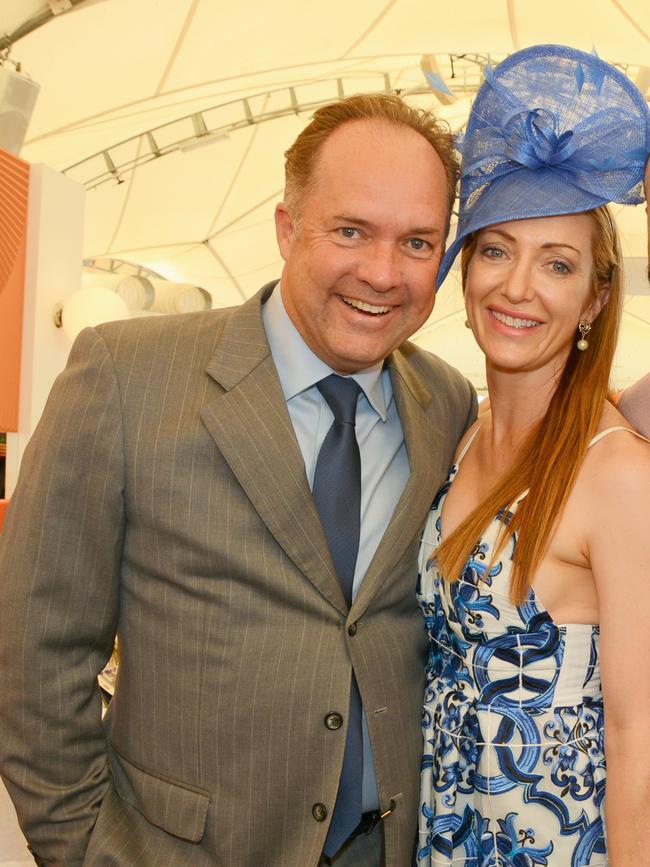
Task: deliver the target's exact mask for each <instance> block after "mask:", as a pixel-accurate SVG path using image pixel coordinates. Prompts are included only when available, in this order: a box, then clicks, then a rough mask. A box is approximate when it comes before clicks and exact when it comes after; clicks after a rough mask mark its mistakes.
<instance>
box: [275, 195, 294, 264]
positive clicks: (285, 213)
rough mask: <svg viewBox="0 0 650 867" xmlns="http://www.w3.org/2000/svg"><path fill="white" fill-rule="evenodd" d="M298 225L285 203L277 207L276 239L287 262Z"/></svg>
mask: <svg viewBox="0 0 650 867" xmlns="http://www.w3.org/2000/svg"><path fill="white" fill-rule="evenodd" d="M296 234H297V231H296V223H295V221H294V219H293V217H292V216H291V214H290V213H289V209H288V208H287V206H286V205H285V203H284V202H279V203H278V204H277V205H276V206H275V237H276V238H277V240H278V247H279V248H280V255H281V256H282V258H283V259H284V261H285V262H286V261H287V259H288V258H289V254H290V252H291V247H292V246H293V242H294V239H295V237H296Z"/></svg>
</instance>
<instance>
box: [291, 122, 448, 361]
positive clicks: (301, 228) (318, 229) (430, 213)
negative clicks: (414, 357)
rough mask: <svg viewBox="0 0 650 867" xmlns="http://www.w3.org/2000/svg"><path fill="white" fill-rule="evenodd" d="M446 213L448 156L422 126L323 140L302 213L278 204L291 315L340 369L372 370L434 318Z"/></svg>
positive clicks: (362, 128)
mask: <svg viewBox="0 0 650 867" xmlns="http://www.w3.org/2000/svg"><path fill="white" fill-rule="evenodd" d="M297 216H299V219H298V220H297V219H296V217H297ZM446 219H447V180H446V175H445V171H444V168H443V165H442V162H441V161H440V158H439V157H438V155H437V154H436V152H435V151H434V150H433V148H432V147H431V145H430V144H429V143H428V142H427V141H426V139H424V138H423V137H422V136H420V135H419V134H418V133H416V132H415V131H414V130H412V129H410V128H407V127H401V126H394V125H390V124H388V123H385V122H383V121H374V120H373V121H370V120H363V121H352V122H349V123H346V124H344V125H343V126H341V127H339V128H338V129H337V130H335V131H334V132H333V133H332V135H331V136H330V137H329V138H328V139H327V140H326V141H325V143H324V145H323V146H322V148H321V151H320V154H319V157H318V161H317V164H316V167H315V171H314V178H313V182H312V184H311V186H310V188H309V189H308V190H307V191H305V194H304V197H303V201H302V204H301V209H300V214H299V215H295V214H289V212H288V210H287V208H286V207H285V206H284V205H283V204H280V205H278V207H277V209H276V231H277V237H278V244H279V247H280V252H281V254H282V258H283V259H284V260H285V267H284V270H283V272H282V298H283V301H284V305H285V307H286V310H287V313H288V314H289V316H290V318H291V320H292V322H293V323H294V325H295V326H296V328H297V329H298V331H299V332H300V334H301V335H302V337H303V339H304V340H305V342H306V343H307V345H308V346H309V347H310V349H311V350H312V351H313V352H314V353H315V354H316V355H318V356H319V357H320V358H321V359H322V360H323V361H324V362H326V364H328V365H329V366H330V367H331V368H332V369H333V370H336V371H337V372H339V373H343V374H349V373H354V372H356V371H359V370H363V369H364V368H367V367H370V366H371V365H372V364H375V363H376V362H378V361H381V360H383V359H384V358H386V356H387V355H389V354H390V353H391V352H392V351H393V349H395V348H396V347H397V346H399V345H400V343H402V342H403V341H404V340H405V339H406V338H407V337H409V336H410V335H411V334H413V332H414V331H416V330H417V329H418V328H419V327H420V326H421V325H422V323H423V322H425V321H426V319H427V317H428V316H429V314H430V313H431V310H432V309H433V304H434V300H435V278H436V273H437V271H438V265H439V263H440V258H441V256H442V253H443V249H444V241H445V228H446Z"/></svg>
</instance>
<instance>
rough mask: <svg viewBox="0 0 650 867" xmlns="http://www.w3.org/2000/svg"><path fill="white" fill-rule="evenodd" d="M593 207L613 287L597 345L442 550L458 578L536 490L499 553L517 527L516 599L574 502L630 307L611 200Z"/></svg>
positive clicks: (600, 276) (596, 327)
mask: <svg viewBox="0 0 650 867" xmlns="http://www.w3.org/2000/svg"><path fill="white" fill-rule="evenodd" d="M588 214H589V216H590V217H591V219H592V220H593V224H594V231H593V242H592V250H593V257H594V268H593V275H592V292H593V293H594V296H595V295H597V294H598V293H600V292H602V291H606V290H607V289H609V300H608V302H607V304H606V305H605V306H604V308H603V309H602V310H601V311H600V314H599V315H598V316H597V317H596V319H595V321H594V322H593V323H592V329H591V332H590V334H589V348H588V349H587V350H586V351H585V352H581V351H580V350H579V349H577V347H576V345H575V342H574V345H573V346H572V348H571V351H570V352H569V357H568V359H567V361H566V365H565V367H564V370H563V372H562V374H561V376H560V378H559V381H558V384H557V387H556V389H555V392H554V394H553V396H552V398H551V400H550V402H549V405H548V408H547V410H546V413H545V415H544V417H543V418H542V420H541V421H540V422H539V423H538V424H537V425H536V426H535V428H534V430H533V431H532V432H531V433H530V434H529V435H528V436H527V437H526V439H525V440H524V442H523V443H522V445H521V447H520V448H519V450H518V451H517V453H516V455H515V458H514V461H513V463H512V466H511V467H510V469H509V470H508V471H507V472H506V473H505V475H504V476H503V477H502V478H501V479H500V480H499V481H498V482H497V484H496V485H495V487H494V488H493V490H492V491H491V492H490V494H489V495H488V496H487V497H486V499H485V500H483V502H482V503H480V505H478V506H477V507H476V508H475V509H474V511H472V512H471V513H470V514H469V515H468V516H467V518H465V520H464V521H463V522H462V523H461V524H460V525H459V526H458V527H457V528H456V529H455V530H454V532H453V533H451V534H450V535H449V537H448V538H447V539H445V540H444V541H443V542H442V544H441V545H440V547H439V548H438V550H437V552H436V555H435V556H436V561H437V566H438V570H439V571H440V573H441V574H442V575H443V576H444V578H445V579H446V580H448V581H454V580H456V579H458V578H459V577H460V575H461V573H462V571H463V568H464V566H465V563H466V562H467V560H468V558H469V557H470V556H471V552H472V551H473V549H474V547H475V545H476V543H477V541H478V540H479V538H480V536H481V535H482V533H483V532H484V531H485V528H486V527H487V526H488V525H489V524H490V522H491V521H493V520H494V517H495V515H498V514H499V513H501V512H502V511H504V512H507V511H508V509H509V508H512V505H513V504H514V503H515V501H516V500H517V499H518V498H519V497H521V496H522V494H523V493H524V492H525V491H528V495H527V496H526V498H525V499H523V500H522V501H521V502H520V503H519V506H518V508H517V511H516V512H515V514H514V515H513V516H512V517H511V520H510V521H509V523H508V524H507V531H506V530H505V527H506V524H505V523H504V525H503V529H502V532H501V533H500V537H499V543H498V546H497V549H496V551H495V552H494V554H493V556H494V557H495V558H496V556H497V555H498V554H499V553H500V551H501V550H502V549H503V547H504V546H505V544H506V542H507V540H508V538H509V537H510V536H511V534H512V533H517V534H518V540H517V547H516V552H515V556H514V560H513V570H512V577H511V585H510V596H511V599H512V601H513V602H514V603H515V604H520V603H521V602H523V601H524V600H525V598H526V596H527V594H528V591H529V589H530V579H531V577H532V576H533V574H534V573H535V569H536V568H537V566H538V565H539V563H540V561H541V559H542V557H543V556H544V553H545V551H546V548H547V545H548V543H549V541H550V537H551V533H552V531H553V528H554V525H555V523H556V520H557V518H558V516H559V515H560V514H561V512H562V509H563V508H564V505H565V504H566V501H567V499H568V496H569V494H570V492H571V489H572V487H573V484H574V482H575V479H576V476H577V474H578V471H579V469H580V465H581V463H582V461H583V459H584V456H585V454H586V451H587V447H588V445H589V441H590V440H591V439H592V437H593V436H594V433H595V432H596V429H597V427H598V423H599V421H600V417H601V414H602V409H603V404H604V402H605V400H607V397H608V392H609V376H610V370H611V366H612V360H613V358H614V351H615V349H616V341H617V338H618V328H619V323H620V318H621V309H622V288H621V287H622V269H621V252H620V244H619V239H618V233H617V230H616V228H615V226H614V223H613V220H612V218H611V216H610V214H609V211H608V209H607V207H605V206H603V207H600V208H597V209H595V210H593V211H589V212H588ZM476 240H477V239H476V235H474V236H470V237H469V238H468V239H467V241H466V243H465V246H464V247H463V251H462V259H461V273H462V280H463V287H464V286H465V283H466V280H467V273H468V269H469V263H470V260H471V258H472V255H473V253H474V251H475V249H476ZM576 338H577V335H576Z"/></svg>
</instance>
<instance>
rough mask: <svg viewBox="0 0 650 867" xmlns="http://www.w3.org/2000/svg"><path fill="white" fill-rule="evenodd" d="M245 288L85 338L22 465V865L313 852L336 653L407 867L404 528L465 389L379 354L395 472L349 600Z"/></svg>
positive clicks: (266, 857)
mask: <svg viewBox="0 0 650 867" xmlns="http://www.w3.org/2000/svg"><path fill="white" fill-rule="evenodd" d="M266 288H267V290H268V287H266ZM263 291H264V290H263ZM262 297H263V293H260V294H259V295H258V296H256V297H255V298H254V299H252V300H251V301H250V302H247V303H246V304H244V305H243V306H242V307H240V308H236V309H232V310H226V311H214V312H210V313H205V314H196V315H188V316H184V317H165V318H161V319H153V320H152V319H148V320H138V321H132V322H129V323H115V324H113V325H109V326H102V327H101V328H99V329H97V330H89V331H87V332H85V333H84V334H83V335H82V336H81V337H80V339H79V340H78V342H77V344H76V346H75V348H74V349H73V352H72V354H71V357H70V361H69V364H68V367H67V369H66V371H65V372H64V373H63V374H62V375H61V377H59V379H58V381H57V383H56V385H55V387H54V389H53V392H52V395H51V397H50V400H49V402H48V405H47V408H46V411H45V414H44V417H43V420H42V422H41V424H40V427H39V429H38V431H37V432H36V434H35V435H34V437H33V439H32V442H31V443H30V446H29V449H28V452H27V454H26V456H25V460H24V462H23V469H22V474H21V480H20V483H19V487H18V490H17V492H16V495H15V497H14V499H13V502H12V506H11V508H10V510H9V515H8V518H7V523H6V525H5V532H4V533H3V536H2V544H1V548H0V618H1V621H0V650H1V657H0V677H1V682H0V695H1V696H2V701H1V702H0V707H1V730H0V758H1V765H0V767H1V769H2V775H3V777H4V778H5V781H6V783H7V786H8V788H9V790H10V793H11V795H12V797H13V799H14V801H15V804H16V807H17V810H18V813H19V817H20V821H21V824H22V827H23V829H24V830H25V833H26V835H27V836H28V839H29V840H30V841H31V845H32V847H33V849H34V851H35V852H36V853H37V855H38V857H39V859H40V860H41V861H42V862H43V863H45V864H48V865H61V867H63V865H65V867H75V865H81V864H84V865H89V867H102V865H129V867H131V865H138V867H147V865H154V864H157V865H158V864H163V865H173V867H180V865H195V867H196V865H215V864H216V865H228V867H249V865H250V867H252V865H256V867H257V865H264V867H314V865H316V864H317V863H318V859H319V856H320V853H321V848H322V845H323V841H324V837H325V833H326V830H327V821H325V822H318V821H316V820H315V819H314V818H313V816H312V806H313V804H315V803H316V802H322V803H324V804H325V805H328V806H329V807H331V805H332V804H333V802H334V799H335V795H336V790H337V783H338V776H339V772H340V766H341V761H342V755H343V744H344V729H340V730H338V731H330V730H328V728H327V727H326V726H325V725H324V718H325V716H326V715H327V713H328V712H330V711H332V710H337V711H341V712H343V713H345V709H346V704H347V698H348V695H349V682H350V673H351V664H352V665H353V666H354V669H355V672H356V675H357V681H358V683H359V686H360V689H361V693H362V696H363V701H364V705H365V707H366V709H367V711H368V717H369V728H370V735H371V739H372V744H373V751H374V755H375V762H376V769H377V776H378V785H379V794H380V798H381V804H382V807H383V808H384V809H389V805H390V804H391V801H393V802H394V806H395V810H394V813H393V814H392V815H391V816H390V817H389V818H388V819H387V820H386V821H385V840H386V863H387V865H389V867H403V865H407V864H408V863H409V861H410V856H411V851H412V846H413V839H414V834H415V820H416V812H417V786H418V764H419V758H420V752H421V737H420V731H419V719H420V710H421V701H422V695H421V693H422V683H423V660H424V653H425V640H424V631H423V627H422V622H421V615H420V614H419V611H418V610H417V607H416V603H415V599H414V582H415V569H414V563H415V555H416V548H417V535H418V530H419V528H420V526H421V524H422V522H423V520H424V518H425V515H426V512H427V508H428V506H429V504H430V501H431V499H432V496H433V494H434V492H435V491H436V489H437V488H438V486H439V484H440V483H441V481H442V479H443V478H444V475H445V473H446V470H447V467H448V464H449V463H450V460H451V456H452V453H453V450H454V447H455V445H456V442H457V441H458V439H459V437H460V435H461V434H462V432H463V430H464V429H465V427H466V425H467V424H468V422H469V420H470V418H471V417H472V415H473V412H474V400H473V393H472V390H471V387H470V386H469V385H468V383H467V382H466V381H465V380H464V379H463V378H462V377H461V376H460V375H459V374H458V373H457V372H455V371H454V370H452V369H451V368H449V367H448V366H447V365H445V364H444V363H442V362H441V361H439V360H437V359H435V358H433V357H431V356H428V355H426V354H425V353H422V352H420V351H419V350H417V349H415V348H414V347H412V346H410V345H408V344H406V345H405V346H403V347H402V348H401V349H400V350H398V351H396V352H395V353H394V354H393V355H392V356H391V358H390V360H389V363H390V366H391V376H392V381H393V388H394V392H395V396H396V400H397V402H398V407H399V410H400V417H401V421H402V426H403V429H404V434H405V439H406V443H407V448H408V453H409V460H410V464H411V478H410V481H409V482H408V485H407V487H406V490H405V491H404V494H403V496H402V498H401V499H400V502H399V504H398V506H397V508H396V511H395V514H394V516H393V520H392V522H391V524H390V526H389V528H388V530H387V532H386V534H385V536H384V538H383V540H382V542H381V544H380V546H379V548H378V550H377V553H376V556H375V558H374V560H373V563H372V564H371V566H370V569H369V571H368V573H367V575H366V578H365V580H364V583H363V585H362V587H361V589H360V591H359V593H358V596H357V598H356V600H355V602H354V604H353V607H352V610H351V611H350V612H348V611H347V609H346V604H345V602H344V600H343V597H342V594H341V590H340V588H339V584H338V581H337V577H336V574H335V572H334V569H333V566H332V563H331V561H330V557H329V553H328V549H327V546H326V542H325V539H324V536H323V532H322V528H321V526H320V523H319V519H318V516H317V513H316V511H315V508H314V505H313V502H312V498H311V494H310V491H309V487H308V484H307V481H306V477H305V472H304V465H303V462H302V458H301V454H300V450H299V448H298V445H297V442H296V440H295V437H294V434H293V429H292V427H291V422H290V420H289V416H288V413H287V410H286V405H285V402H284V399H283V396H282V392H281V389H280V384H279V381H278V378H277V375H276V372H275V367H274V364H273V360H272V358H271V355H270V352H269V347H268V344H267V342H266V337H265V333H264V330H263V326H262V322H261V316H260V302H261V298H262ZM206 371H207V373H206ZM353 622H354V623H356V624H357V627H358V628H357V631H356V635H354V636H351V635H349V634H348V631H347V628H346V625H349V624H351V623H353ZM116 628H118V629H119V635H120V641H121V653H122V661H121V670H120V675H119V681H118V688H117V694H116V697H115V699H114V702H113V704H112V706H111V710H110V712H109V715H108V718H107V720H106V724H105V731H103V730H102V727H101V726H100V722H99V716H100V699H99V694H98V692H97V690H96V688H95V676H96V674H97V672H98V671H99V670H100V669H101V668H102V666H103V664H104V662H105V661H106V660H107V658H108V656H109V655H110V651H111V646H112V643H113V636H114V633H115V629H116Z"/></svg>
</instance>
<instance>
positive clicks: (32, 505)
mask: <svg viewBox="0 0 650 867" xmlns="http://www.w3.org/2000/svg"><path fill="white" fill-rule="evenodd" d="M122 455H123V442H122V416H121V407H120V395H119V389H118V383H117V379H116V375H115V371H114V368H113V363H112V359H111V356H110V354H109V352H108V350H107V347H106V345H105V343H104V341H103V339H102V338H101V337H100V336H99V334H98V333H97V332H96V331H94V330H92V329H87V330H86V331H84V332H83V333H82V334H81V335H80V337H79V338H78V340H77V342H76V343H75V346H74V347H73V349H72V352H71V355H70V359H69V362H68V365H67V367H66V369H65V371H64V372H63V373H62V374H61V376H60V377H59V378H58V379H57V381H56V383H55V384H54V387H53V389H52V392H51V394H50V397H49V399H48V402H47V405H46V408H45V411H44V413H43V417H42V419H41V421H40V424H39V425H38V428H37V430H36V432H35V433H34V435H33V437H32V439H31V441H30V443H29V445H28V448H27V450H26V452H25V456H24V459H23V462H22V467H21V472H20V478H19V481H18V485H17V489H16V492H15V495H14V497H13V498H12V500H11V503H10V507H9V510H8V513H7V519H6V521H5V527H4V531H3V533H2V535H1V536H0V697H1V698H0V772H1V774H2V777H3V779H4V781H5V784H6V786H7V789H8V791H9V794H10V795H11V798H12V800H13V801H14V804H15V807H16V811H17V813H18V819H19V822H20V824H21V827H22V829H23V832H24V833H25V836H26V837H27V839H28V841H29V843H30V847H31V849H32V851H33V853H34V855H35V857H36V858H37V860H38V861H39V862H40V863H42V864H44V865H56V867H63V865H65V867H76V865H80V864H81V862H82V860H83V857H84V853H85V851H86V847H87V845H88V840H89V837H90V833H91V831H92V828H93V826H94V823H95V820H96V817H97V813H98V810H99V807H100V804H101V802H102V799H103V797H104V795H105V793H106V791H107V789H108V787H109V785H110V778H109V772H108V767H107V759H106V751H105V746H104V735H103V730H102V725H101V699H100V694H99V690H98V686H97V681H96V678H97V674H98V672H99V671H100V670H101V669H102V668H103V666H104V664H105V662H106V661H107V660H108V658H109V656H110V654H111V650H112V647H113V640H114V635H115V631H116V624H117V617H118V596H119V594H118V585H119V575H120V559H121V550H122V542H123V532H124V508H123V486H124V470H123V457H122Z"/></svg>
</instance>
